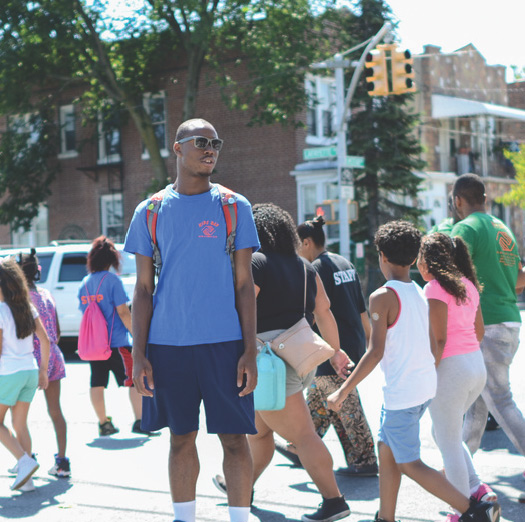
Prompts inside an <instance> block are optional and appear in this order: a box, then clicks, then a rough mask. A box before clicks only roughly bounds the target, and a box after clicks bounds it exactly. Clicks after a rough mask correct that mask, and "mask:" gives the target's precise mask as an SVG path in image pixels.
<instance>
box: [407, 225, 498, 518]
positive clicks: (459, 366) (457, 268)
mask: <svg viewBox="0 0 525 522" xmlns="http://www.w3.org/2000/svg"><path fill="white" fill-rule="evenodd" d="M417 266H418V269H419V271H420V273H421V276H422V277H423V279H424V280H425V281H428V284H427V285H426V286H425V288H424V291H425V295H426V297H427V299H428V304H429V317H430V326H431V328H432V332H433V334H434V337H435V339H436V344H437V353H436V354H435V357H436V366H437V377H438V380H437V391H436V396H435V398H434V399H433V400H432V402H431V403H430V406H429V411H430V415H431V417H432V422H433V435H434V438H435V440H436V443H437V445H438V447H439V449H440V451H441V454H442V456H443V462H444V465H445V473H446V476H447V479H448V480H449V481H450V482H451V483H452V484H453V485H454V486H455V487H456V488H457V489H458V490H459V491H461V493H463V494H464V495H465V496H467V497H474V498H476V499H477V500H483V501H491V502H494V501H496V500H497V495H496V494H495V493H494V492H493V491H492V489H491V488H490V487H489V486H487V485H486V484H483V483H481V481H480V480H479V477H478V475H477V474H476V471H475V469H474V466H473V464H472V457H471V455H470V452H469V451H468V449H467V448H466V446H465V445H464V444H463V440H462V431H463V416H464V414H465V413H466V411H467V410H468V409H469V407H470V406H471V405H472V403H473V402H474V401H475V400H476V399H477V398H478V397H479V395H480V394H481V391H482V390H483V387H484V386H485V381H486V378H487V373H486V369H485V363H484V361H483V356H482V354H481V351H480V347H479V343H480V341H481V339H482V338H483V334H484V330H485V329H484V325H483V317H482V315H481V307H480V305H479V292H480V290H481V288H480V285H479V283H478V281H477V278H476V272H475V269H474V266H473V264H472V260H471V258H470V254H469V251H468V248H467V246H466V244H465V243H464V241H463V240H462V239H461V238H460V237H455V238H451V237H449V236H447V235H445V234H441V233H439V232H438V233H435V234H430V235H428V236H426V237H424V238H423V240H422V243H421V248H420V252H419V257H418V262H417ZM459 516H460V514H459V513H458V512H456V513H455V514H450V515H448V517H447V521H450V522H455V521H457V520H458V519H459Z"/></svg>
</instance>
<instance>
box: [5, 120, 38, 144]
mask: <svg viewBox="0 0 525 522" xmlns="http://www.w3.org/2000/svg"><path fill="white" fill-rule="evenodd" d="M41 123H42V120H41V118H40V116H38V115H37V114H30V113H28V114H17V115H15V116H12V117H11V118H9V128H10V129H11V130H13V131H14V132H16V133H17V134H25V135H27V144H28V145H34V144H35V143H36V142H37V141H38V138H39V137H40V127H41Z"/></svg>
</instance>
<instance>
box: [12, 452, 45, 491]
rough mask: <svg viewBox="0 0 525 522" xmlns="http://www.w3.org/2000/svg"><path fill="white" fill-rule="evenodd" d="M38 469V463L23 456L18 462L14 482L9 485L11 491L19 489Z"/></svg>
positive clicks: (25, 455)
mask: <svg viewBox="0 0 525 522" xmlns="http://www.w3.org/2000/svg"><path fill="white" fill-rule="evenodd" d="M39 467H40V466H39V464H38V462H37V461H36V460H35V459H34V458H32V457H30V456H29V455H27V454H24V456H23V457H21V458H20V460H19V461H18V473H17V474H16V478H15V481H14V482H13V483H12V484H11V489H12V490H17V489H20V488H21V487H22V486H23V485H24V484H25V483H26V482H27V481H28V480H29V479H30V478H31V475H32V474H33V473H34V472H35V471H36V470H37V469H38V468H39Z"/></svg>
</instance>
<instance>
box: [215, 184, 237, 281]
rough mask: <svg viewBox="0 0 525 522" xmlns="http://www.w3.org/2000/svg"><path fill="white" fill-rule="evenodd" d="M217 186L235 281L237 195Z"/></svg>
mask: <svg viewBox="0 0 525 522" xmlns="http://www.w3.org/2000/svg"><path fill="white" fill-rule="evenodd" d="M215 186H216V187H217V189H218V190H219V195H220V197H221V205H222V211H223V212H224V219H225V220H226V234H227V237H226V253H227V254H228V255H229V256H230V261H231V265H232V271H233V276H234V280H235V264H234V261H233V253H234V252H235V236H236V234H237V194H235V192H233V190H230V189H229V188H226V187H223V186H222V185H219V184H218V183H215Z"/></svg>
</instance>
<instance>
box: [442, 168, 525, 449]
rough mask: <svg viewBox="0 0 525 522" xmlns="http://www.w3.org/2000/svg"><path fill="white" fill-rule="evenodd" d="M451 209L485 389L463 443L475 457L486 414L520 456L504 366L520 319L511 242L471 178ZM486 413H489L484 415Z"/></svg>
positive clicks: (524, 432)
mask: <svg viewBox="0 0 525 522" xmlns="http://www.w3.org/2000/svg"><path fill="white" fill-rule="evenodd" d="M453 195H454V204H455V206H456V211H457V213H458V215H459V217H460V218H461V220H462V221H459V222H458V223H457V224H456V225H454V228H453V229H452V232H451V236H453V237H455V236H460V237H461V238H463V240H464V241H465V242H466V243H467V245H468V248H469V251H470V255H471V256H472V261H473V262H474V265H475V267H476V272H477V276H478V279H479V281H480V283H481V284H482V285H483V291H482V293H481V300H480V304H481V311H482V314H483V320H484V322H485V335H484V337H483V340H482V342H481V351H482V353H483V357H484V359H485V365H486V367H487V384H486V385H485V388H484V390H483V392H482V394H481V396H480V397H479V398H478V399H477V401H476V402H475V403H474V404H473V405H472V406H471V408H470V409H469V411H468V412H467V415H466V416H465V423H464V427H463V438H464V440H465V442H466V443H467V445H468V447H469V449H470V451H471V452H472V453H474V452H475V451H476V450H477V449H478V448H479V445H480V442H481V437H482V435H483V432H484V429H485V425H486V422H487V414H488V410H490V412H491V413H492V415H494V418H495V419H496V420H497V421H498V423H499V424H500V426H501V427H502V428H503V430H504V431H505V433H506V434H507V436H508V437H509V439H510V440H511V441H512V443H513V444H514V446H516V448H517V449H518V451H519V452H520V453H521V454H522V455H524V456H525V419H524V417H523V414H522V413H521V411H520V410H519V409H518V407H517V405H516V403H515V402H514V399H513V397H512V392H511V389H510V382H509V366H510V363H511V362H512V359H513V358H514V355H515V354H516V351H517V349H518V344H519V329H520V325H521V317H520V312H519V309H518V306H517V304H516V289H520V287H522V286H523V278H524V277H525V272H524V270H523V268H522V266H521V260H520V256H519V252H518V245H517V243H516V238H515V237H514V234H513V233H512V232H511V230H510V229H509V228H508V227H507V226H506V225H505V224H504V223H503V222H502V221H501V220H499V219H498V218H496V217H494V216H491V215H490V214H487V213H486V210H485V200H486V194H485V185H484V184H483V181H482V180H481V178H480V177H479V176H476V175H475V174H463V175H462V176H459V177H458V178H457V180H456V182H455V183H454V188H453ZM487 407H488V409H487Z"/></svg>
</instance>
